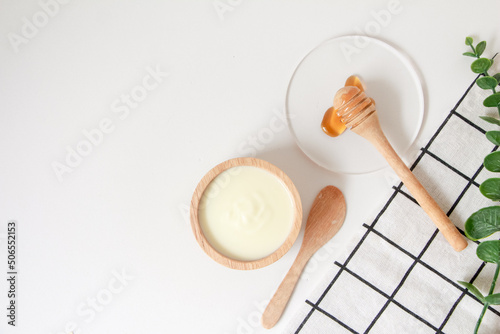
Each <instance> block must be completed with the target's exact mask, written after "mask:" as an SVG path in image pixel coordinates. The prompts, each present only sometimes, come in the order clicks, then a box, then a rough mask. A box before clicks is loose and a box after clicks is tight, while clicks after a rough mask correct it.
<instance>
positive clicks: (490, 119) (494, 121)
mask: <svg viewBox="0 0 500 334" xmlns="http://www.w3.org/2000/svg"><path fill="white" fill-rule="evenodd" d="M479 118H481V119H482V120H483V121H486V122H488V123H491V124H496V125H500V120H499V119H497V118H494V117H490V116H479Z"/></svg>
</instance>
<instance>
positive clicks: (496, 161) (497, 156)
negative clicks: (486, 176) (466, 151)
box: [483, 151, 500, 172]
mask: <svg viewBox="0 0 500 334" xmlns="http://www.w3.org/2000/svg"><path fill="white" fill-rule="evenodd" d="M483 165H484V168H486V169H487V170H489V171H490V172H500V151H496V152H493V153H490V154H488V155H487V156H486V157H485V158H484V161H483Z"/></svg>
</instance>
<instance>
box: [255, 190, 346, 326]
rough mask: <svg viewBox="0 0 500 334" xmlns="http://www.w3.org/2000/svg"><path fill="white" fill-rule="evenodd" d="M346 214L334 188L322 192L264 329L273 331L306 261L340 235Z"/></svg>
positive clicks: (266, 312) (264, 318) (265, 318)
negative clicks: (339, 231)
mask: <svg viewBox="0 0 500 334" xmlns="http://www.w3.org/2000/svg"><path fill="white" fill-rule="evenodd" d="M345 212H346V205H345V199H344V195H343V194H342V192H341V191H340V190H339V189H337V188H336V187H334V186H326V187H325V188H323V189H321V191H320V192H319V194H318V196H316V199H315V200H314V202H313V205H312V207H311V211H310V212H309V217H307V222H306V229H305V232H304V239H303V241H302V246H301V247H300V250H299V253H298V254H297V258H296V259H295V262H294V263H293V264H292V267H291V268H290V270H289V271H288V273H287V274H286V276H285V278H284V279H283V281H282V282H281V284H280V286H279V287H278V290H276V292H275V294H274V296H273V298H271V301H270V302H269V304H268V305H267V307H266V309H265V310H264V314H262V319H261V323H262V326H263V327H264V328H272V327H273V326H274V325H275V324H276V323H277V322H278V320H279V318H280V317H281V314H282V313H283V311H284V310H285V307H286V305H287V304H288V300H289V299H290V296H291V295H292V292H293V290H294V288H295V285H296V284H297V281H298V279H299V277H300V274H301V273H302V270H303V269H304V267H305V265H306V263H307V261H309V259H310V258H311V256H313V254H314V253H315V252H316V251H317V250H318V249H320V248H321V246H323V245H324V244H326V243H327V242H328V241H329V240H330V239H331V238H333V236H334V235H335V234H336V233H337V232H338V230H339V229H340V227H341V226H342V224H343V223H344V219H345Z"/></svg>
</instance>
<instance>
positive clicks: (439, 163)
mask: <svg viewBox="0 0 500 334" xmlns="http://www.w3.org/2000/svg"><path fill="white" fill-rule="evenodd" d="M474 83H475V80H474V82H473V83H472V84H471V85H470V86H469V87H468V88H467V90H466V92H465V93H464V95H463V96H462V97H461V98H460V100H459V101H458V103H457V104H456V105H455V107H454V108H453V109H452V110H451V111H450V112H449V114H448V115H447V117H446V119H445V120H444V122H443V123H442V124H441V125H440V126H439V128H438V129H437V131H436V132H435V133H434V135H433V136H432V138H431V139H430V140H429V142H428V143H427V144H426V145H425V147H423V148H421V152H420V154H419V156H418V158H417V159H416V160H415V162H414V163H413V165H412V166H411V168H410V169H411V170H412V171H413V172H414V173H415V174H416V175H417V177H418V178H419V179H420V177H419V176H418V172H420V173H425V172H426V173H431V174H436V175H435V176H434V177H436V178H441V177H446V178H450V179H452V180H456V182H452V183H453V184H454V185H455V188H456V189H451V190H446V191H447V192H451V193H452V194H453V198H452V199H449V198H448V199H441V201H439V200H438V199H437V198H436V196H434V194H433V193H432V192H431V189H429V188H427V185H426V184H425V183H424V182H423V184H424V186H425V187H426V188H427V189H428V190H429V192H430V193H431V195H433V196H434V197H435V198H436V200H437V201H438V203H439V204H440V205H441V207H442V208H443V210H445V211H447V215H448V216H450V217H451V215H452V214H453V212H454V210H456V209H457V207H458V206H460V203H461V201H462V200H463V199H464V198H465V197H467V198H469V197H468V196H471V193H473V192H475V193H478V191H477V188H478V187H479V184H480V182H479V181H478V178H479V179H480V178H481V177H479V176H480V175H481V174H482V172H483V173H484V172H485V171H484V170H483V165H482V160H478V161H470V162H469V164H468V166H469V167H467V168H465V169H467V170H461V168H459V167H457V165H460V164H457V163H454V162H453V160H452V159H450V158H449V157H447V156H446V153H441V152H439V151H440V150H439V146H438V142H439V140H440V136H441V135H442V134H443V133H444V132H446V131H447V128H448V127H450V126H453V127H455V128H456V127H458V128H459V129H460V127H462V128H463V127H467V129H468V131H470V132H471V133H473V135H474V133H476V132H477V135H478V138H481V139H479V140H484V141H487V140H486V139H485V138H484V134H485V132H486V130H485V129H484V123H482V122H483V121H481V120H480V119H479V117H478V116H479V115H463V114H461V113H460V112H459V110H458V109H459V106H460V104H461V103H462V102H463V101H464V99H466V98H467V96H468V94H469V93H470V92H471V90H472V89H473V88H474ZM478 124H479V125H478ZM433 144H434V145H433ZM489 144H491V143H489V142H488V144H485V145H486V147H489V148H488V150H489V152H491V151H495V150H497V149H498V147H496V146H494V145H493V144H491V145H490V146H487V145H489ZM466 153H467V152H465V154H466ZM486 153H488V152H486ZM478 156H482V157H484V155H482V154H478ZM455 158H456V157H455ZM461 159H462V160H463V159H467V156H462V157H461ZM471 166H473V167H471ZM419 168H420V170H419ZM444 174H446V175H444ZM432 177H433V176H431V178H432ZM450 184H451V182H450ZM437 197H439V194H438V196H437ZM404 201H412V202H413V203H414V206H415V207H417V209H416V210H418V209H419V208H418V204H417V203H416V201H415V200H414V199H413V197H412V196H411V195H410V194H409V193H408V192H407V191H406V188H405V187H404V185H403V184H402V183H400V184H399V185H398V186H395V187H394V192H393V193H392V195H391V196H390V198H389V199H388V200H387V202H386V203H385V205H384V207H383V208H382V210H381V211H380V212H379V213H378V215H377V216H376V218H375V219H374V220H373V222H372V223H371V224H370V225H368V224H364V225H363V226H364V227H365V228H366V231H365V232H364V234H363V236H362V238H361V239H360V241H359V242H358V243H357V245H356V246H355V247H354V249H353V251H352V252H351V253H350V255H349V256H348V257H347V259H346V260H345V261H344V262H343V263H339V262H335V266H336V267H338V271H336V273H335V274H333V275H334V277H332V278H331V281H330V282H329V284H328V285H327V286H326V288H325V289H324V291H323V292H322V294H321V295H320V296H319V298H318V299H317V300H316V301H311V300H306V301H305V303H306V304H307V305H308V306H306V308H307V307H310V310H309V311H308V312H307V310H306V313H304V314H305V316H304V318H303V320H302V322H301V323H300V324H299V325H298V327H297V328H296V330H295V333H302V334H304V333H313V332H314V333H316V332H318V333H319V332H324V333H326V332H328V333H330V332H331V333H344V332H345V333H368V332H371V333H375V332H382V333H385V332H387V333H389V332H391V333H392V332H398V333H402V332H405V330H398V329H397V328H394V327H392V328H391V329H392V331H391V330H388V329H387V324H388V322H390V321H391V320H390V319H389V320H388V319H387V318H390V317H394V315H397V316H398V317H401V318H405V320H404V321H405V322H411V323H412V326H413V327H412V333H445V332H446V333H451V332H457V331H456V329H451V326H449V327H447V324H449V323H450V319H451V318H452V317H454V316H455V317H460V316H461V314H460V312H458V311H457V310H459V309H460V307H461V306H460V304H461V303H462V304H464V306H463V307H469V308H471V307H473V308H475V309H476V308H477V309H478V310H479V312H480V310H481V308H482V304H481V303H480V301H479V300H478V299H477V298H476V297H475V296H473V295H472V294H471V293H470V292H469V291H468V290H466V289H464V288H463V287H462V286H461V285H459V284H458V283H457V282H456V277H450V276H454V275H450V271H449V270H446V269H444V270H443V268H442V267H441V266H440V265H439V264H436V263H433V262H434V261H436V260H434V259H433V256H432V254H433V253H432V252H434V250H430V249H432V248H433V246H435V247H436V248H437V247H438V246H437V245H435V244H439V247H441V249H442V248H444V246H443V245H442V243H443V242H444V241H443V240H444V238H442V236H441V235H440V234H439V233H438V230H437V229H435V227H434V225H433V224H432V223H431V222H430V221H429V222H424V223H426V224H423V225H422V224H421V225H420V226H419V227H418V228H422V226H425V228H427V229H429V233H428V235H427V237H426V238H425V240H422V241H421V244H419V248H418V249H417V248H415V246H414V245H415V242H414V240H413V241H412V245H413V248H407V247H406V246H405V242H404V240H403V241H401V240H402V239H401V240H393V239H394V238H393V236H392V235H391V233H387V231H389V230H388V229H384V228H382V227H380V225H381V224H382V223H380V221H382V220H383V219H384V215H386V213H387V212H388V211H389V210H396V211H397V208H398V205H399V204H398V203H401V202H404ZM442 203H444V205H443V204H442ZM405 204H406V207H407V203H405ZM446 206H448V207H446ZM445 207H446V208H445ZM420 211H421V210H420ZM470 213H472V212H470ZM470 213H469V214H470ZM402 215H403V217H404V219H407V218H406V217H408V216H413V214H412V212H403V213H402ZM415 215H416V216H418V214H415ZM420 219H421V218H420ZM402 220H403V219H402ZM411 223H412V222H409V224H411ZM455 224H457V223H456V222H455ZM458 225H459V224H457V227H458V228H459V230H460V231H461V233H462V234H463V224H462V226H458ZM379 227H380V228H379ZM424 234H425V233H424ZM371 239H378V240H377V242H378V245H383V247H381V248H382V250H379V249H375V250H373V252H372V253H380V254H378V255H374V256H379V257H380V256H386V257H392V256H396V257H397V259H395V260H394V261H392V260H391V259H388V261H392V262H388V263H392V264H393V263H396V262H397V263H399V265H400V268H395V269H394V268H389V269H388V270H396V271H398V270H399V271H400V272H401V274H400V277H399V278H398V280H399V281H395V282H392V283H391V282H389V283H386V282H375V283H374V282H373V278H370V277H368V276H369V275H367V272H368V271H365V272H363V273H359V272H357V271H358V270H356V265H355V262H356V257H359V256H366V254H370V250H369V249H368V251H365V252H364V253H362V254H364V255H360V254H361V251H360V249H362V248H364V247H365V248H366V247H369V246H368V245H369V244H370V243H371V241H370V240H371ZM396 239H397V238H396ZM440 243H441V244H440ZM477 244H478V243H472V242H470V241H469V247H468V248H471V247H472V248H474V252H475V248H476V247H477ZM384 248H386V249H387V250H386V251H384V250H383V249H384ZM450 248H451V247H450ZM436 251H437V250H436ZM452 252H453V251H452ZM428 254H431V255H428ZM450 254H451V253H450ZM435 258H439V256H436V257H435ZM476 260H477V259H476ZM365 262H366V261H365ZM377 265H378V266H380V264H377ZM485 267H486V264H485V263H481V262H480V261H479V260H478V263H477V266H476V267H475V268H477V269H476V270H475V272H472V273H469V275H471V276H469V277H468V280H469V281H470V282H471V283H474V282H475V281H476V279H477V278H478V276H480V275H481V272H483V271H484V268H485ZM472 271H474V270H472ZM412 273H415V276H416V277H422V275H425V276H426V277H429V279H428V284H429V288H430V289H436V290H435V291H436V294H442V295H437V296H436V298H437V299H440V300H439V301H438V302H440V303H444V304H445V305H447V306H446V310H447V311H446V312H442V313H441V314H433V312H432V309H433V307H432V301H429V300H428V301H429V302H430V303H431V305H427V306H425V305H421V304H422V303H421V301H420V303H419V304H417V302H413V301H412V298H411V297H409V296H411V289H412V285H414V284H413V283H415V282H414V281H413V277H414V276H412ZM416 273H418V274H419V275H417V274H416ZM490 277H491V275H490ZM391 284H392V285H391ZM419 284H420V283H419ZM416 285H417V284H415V285H414V286H416ZM405 290H406V291H405ZM343 293H344V295H343ZM353 293H354V296H353V295H352V294H353ZM356 294H359V295H356ZM366 295H370V297H371V298H369V300H370V302H369V303H371V305H363V303H364V300H363V298H364V296H366ZM443 296H444V297H443ZM329 298H331V300H332V302H331V303H329V302H328V299H329ZM443 298H444V299H447V300H443ZM346 299H347V300H348V301H347V302H349V301H350V300H355V301H353V303H357V304H359V305H358V306H356V307H358V308H359V309H358V312H359V313H364V315H363V319H357V318H356V316H355V315H354V317H353V314H352V308H351V311H349V312H350V313H348V312H347V311H346V312H344V313H343V312H342V311H343V309H342V305H343V303H345V302H346ZM367 300H368V299H367ZM423 304H425V303H423ZM332 305H334V306H332ZM441 309H442V307H441ZM388 312H390V313H391V316H387V315H386V313H388ZM479 312H477V316H479ZM454 313H457V314H456V315H454ZM317 317H321V318H325V317H326V318H327V319H329V321H327V322H326V323H327V326H328V328H324V326H325V325H324V324H325V320H324V319H321V321H322V322H321V323H322V324H323V325H322V326H323V327H322V329H319V331H318V328H317V327H315V326H314V325H312V324H310V323H311V322H314V321H315V320H314V319H315V318H317ZM488 317H489V318H490V320H491V317H499V318H500V308H498V307H491V306H490V307H489V309H488V311H487V314H486V315H485V318H484V319H485V320H486V319H487V318H488ZM384 318H385V319H384ZM311 319H313V320H311ZM367 319H368V320H367ZM476 319H477V317H476ZM299 321H300V320H299ZM495 321H497V319H495ZM474 322H475V321H474ZM483 324H484V320H483ZM329 326H331V327H329ZM374 328H376V329H375V330H374ZM499 331H500V329H499ZM458 332H468V331H465V330H464V331H462V329H460V330H458ZM495 332H496V331H495Z"/></svg>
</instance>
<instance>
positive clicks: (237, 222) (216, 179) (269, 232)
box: [191, 158, 302, 269]
mask: <svg viewBox="0 0 500 334" xmlns="http://www.w3.org/2000/svg"><path fill="white" fill-rule="evenodd" d="M301 222H302V207H301V203H300V197H299V195H298V192H297V189H296V188H295V186H294V185H293V183H292V181H291V180H290V179H289V178H288V176H286V175H285V174H284V173H283V172H282V171H281V170H280V169H278V168H277V167H276V166H274V165H272V164H270V163H268V162H266V161H263V160H259V159H254V158H237V159H231V160H228V161H226V162H224V163H222V164H219V165H218V166H216V167H214V168H213V169H212V170H211V171H210V172H209V173H207V174H206V175H205V177H204V178H203V179H202V180H201V181H200V183H199V184H198V187H197V189H196V191H195V193H194V195H193V201H192V204H191V225H192V227H193V231H194V233H195V236H196V239H197V241H198V243H199V244H200V246H201V247H202V248H203V250H204V251H205V252H206V253H207V254H208V255H209V256H211V257H212V258H214V259H215V260H216V261H218V262H220V263H222V264H224V265H226V266H228V267H231V268H237V269H255V268H259V267H262V266H265V265H268V264H270V263H272V262H274V261H276V260H277V259H278V258H280V257H281V256H282V255H283V254H285V253H286V251H288V249H289V248H290V247H291V246H292V244H293V242H294V241H295V239H296V238H297V235H298V232H299V231H300V225H301Z"/></svg>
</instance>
